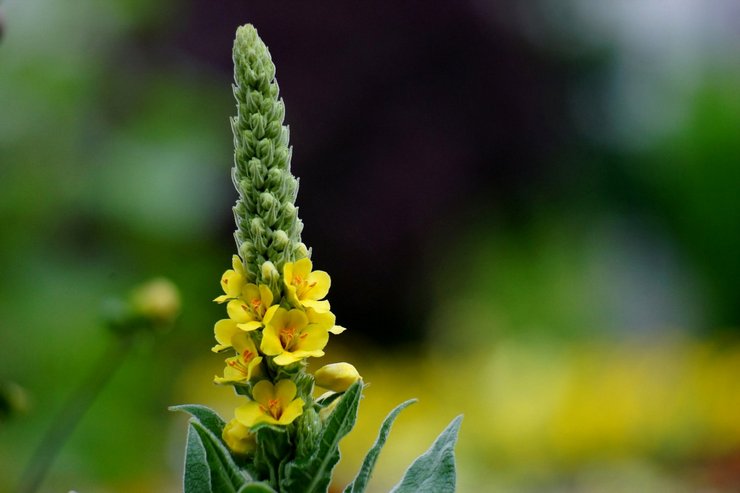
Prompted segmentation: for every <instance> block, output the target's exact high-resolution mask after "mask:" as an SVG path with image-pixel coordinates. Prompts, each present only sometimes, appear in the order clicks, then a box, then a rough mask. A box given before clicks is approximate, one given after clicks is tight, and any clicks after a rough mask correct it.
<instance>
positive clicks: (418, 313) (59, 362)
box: [0, 0, 740, 493]
mask: <svg viewBox="0 0 740 493" xmlns="http://www.w3.org/2000/svg"><path fill="white" fill-rule="evenodd" d="M739 21H740V7H739V6H738V4H737V3H736V2H733V1H732V0H724V1H723V0H718V1H716V2H710V3H707V2H703V1H701V0H681V1H675V2H665V1H661V0H642V1H630V0H624V1H617V2H608V3H602V2H589V1H587V0H565V1H554V0H537V1H532V2H515V1H513V0H508V1H498V2H494V1H492V0H489V1H485V0H467V1H451V0H450V1H447V0H445V1H438V2H418V1H406V2H372V3H364V4H363V3H346V2H344V3H343V2H335V1H328V2H321V3H318V2H311V3H309V2H287V1H273V2H254V1H247V0H242V1H237V0H229V1H221V2H207V1H204V0H191V1H181V2H175V1H173V0H163V1H160V2H146V1H142V0H109V1H107V2H96V1H93V0H77V1H76V2H53V1H50V0H23V1H21V0H15V1H14V0H5V2H0V25H1V26H2V27H1V28H0V29H2V38H0V223H1V224H2V229H0V259H1V260H0V265H1V266H2V271H1V273H2V280H1V281H0V355H1V356H0V381H2V382H5V383H8V385H11V386H13V387H12V388H16V387H14V385H19V386H20V387H21V388H22V389H23V390H22V393H23V395H24V396H25V397H24V398H22V399H18V398H17V399H15V401H18V402H20V401H23V402H20V404H18V405H16V406H15V408H18V409H16V410H11V411H10V412H8V413H3V414H2V415H1V416H2V421H0V477H3V478H6V479H4V480H2V481H0V482H1V483H3V484H2V485H1V486H0V491H3V492H4V491H12V488H13V485H14V484H15V478H16V477H17V476H18V475H19V474H20V472H21V470H22V467H23V464H24V461H26V460H27V459H28V457H29V456H30V454H31V451H32V449H33V448H34V447H35V446H36V445H37V442H38V440H40V439H41V436H42V432H43V431H44V430H45V429H46V428H48V425H49V423H50V422H51V417H52V416H53V414H54V412H55V411H56V410H58V409H59V408H60V407H61V405H62V402H63V401H64V398H65V396H66V395H68V394H69V393H70V391H71V389H72V388H73V387H74V386H75V385H77V383H78V382H79V381H80V380H81V379H82V378H83V376H84V374H85V373H86V372H87V371H89V369H90V368H91V366H92V364H93V362H94V361H95V360H96V359H97V358H98V357H99V355H100V354H101V353H102V352H103V350H104V348H105V347H106V346H107V345H108V344H109V343H110V339H111V336H110V335H108V334H107V333H106V332H105V330H103V329H102V328H101V326H100V325H101V324H100V305H101V303H102V302H103V300H104V299H105V298H106V297H108V296H111V295H118V294H122V293H125V292H126V291H127V290H128V289H130V287H131V286H132V285H134V284H136V283H138V282H140V281H142V280H144V279H146V278H148V277H151V276H154V275H165V276H168V277H169V278H171V279H172V280H173V281H175V282H176V283H177V285H178V286H179V287H180V289H181V293H182V296H183V302H184V308H183V311H182V316H181V318H180V322H179V324H178V327H177V328H176V329H175V330H174V331H172V332H170V333H168V334H165V335H160V336H158V337H156V338H152V339H151V340H149V341H147V342H146V343H145V344H142V345H140V346H139V347H137V350H136V351H135V353H134V354H133V355H132V356H131V357H130V358H129V359H128V360H127V362H126V364H125V365H124V366H123V368H121V370H120V371H119V372H118V374H117V375H116V377H115V378H114V379H113V380H112V381H111V383H110V384H109V386H108V387H107V388H106V390H105V391H104V392H103V393H102V394H101V395H100V396H99V399H98V400H97V401H96V403H95V405H94V406H93V408H92V409H91V410H90V412H89V413H88V414H87V415H86V417H85V419H84V420H83V421H82V422H81V423H80V426H79V428H78V429H77V430H76V431H75V433H74V434H73V435H72V438H71V440H70V442H69V443H68V444H67V446H66V447H65V448H64V450H63V453H62V454H61V455H60V457H59V459H58V460H57V462H56V463H55V466H54V468H53V470H52V474H51V475H50V478H49V480H48V481H47V482H46V483H45V488H46V490H44V491H66V490H68V489H73V488H74V489H77V490H79V491H80V492H81V493H83V492H86V491H90V492H93V491H106V492H108V491H110V492H119V491H120V492H124V491H126V492H128V491H178V488H179V479H178V477H179V474H180V471H181V467H182V466H181V457H182V447H183V444H184V435H185V427H184V422H183V419H184V418H182V417H177V416H175V415H171V414H170V413H168V412H167V411H166V407H167V406H168V405H171V404H178V403H182V402H201V403H205V404H209V405H212V406H215V407H217V408H218V409H219V410H221V412H222V413H223V414H224V415H228V414H229V413H231V412H232V409H233V407H234V403H235V402H237V401H236V400H235V398H234V397H233V396H232V395H231V392H230V390H229V389H227V388H216V387H214V386H212V384H211V382H210V381H211V378H212V375H213V374H214V373H215V372H218V371H219V370H220V365H221V359H220V358H219V357H218V356H215V355H212V354H210V353H209V351H208V349H209V348H210V346H211V344H212V341H211V339H212V326H213V323H214V322H215V320H217V319H218V318H220V317H222V316H223V315H222V309H223V307H219V306H217V305H215V304H213V303H211V302H210V300H211V299H213V297H215V296H216V295H218V294H219V291H220V290H219V285H218V279H219V276H220V274H221V273H222V272H223V270H225V269H226V268H228V266H229V259H230V256H231V255H232V253H234V251H235V246H234V243H233V239H232V236H231V234H232V232H233V229H234V225H233V218H232V214H231V211H230V207H231V206H232V205H233V203H234V200H235V198H236V193H235V191H234V190H233V188H232V186H231V180H230V178H229V167H230V166H231V163H232V155H231V153H232V141H231V135H230V129H229V125H228V117H229V116H230V115H232V114H233V113H234V111H235V110H234V102H233V97H232V95H231V88H230V84H231V71H232V62H231V44H232V41H233V36H234V32H235V29H236V27H237V26H238V25H240V24H244V23H247V22H250V23H253V24H254V25H255V26H256V27H257V29H258V30H259V32H260V35H261V36H262V38H263V39H264V41H265V42H266V43H267V45H268V46H269V48H270V50H271V53H272V57H273V60H274V62H275V64H276V66H277V78H278V81H279V83H280V88H281V93H282V96H283V97H284V99H285V103H286V113H287V117H286V122H287V123H288V124H289V125H290V130H291V142H292V144H293V146H294V153H293V170H294V172H295V174H296V175H298V176H299V177H300V179H301V182H300V183H301V189H300V192H299V196H298V205H299V206H300V216H301V218H302V219H303V221H304V223H305V225H306V227H305V230H304V241H305V242H306V243H307V244H308V245H309V246H311V247H312V248H313V260H314V263H315V265H316V267H317V268H320V269H323V270H326V271H328V272H329V273H330V274H331V276H332V291H331V293H330V299H331V302H332V307H333V311H334V312H335V313H336V314H337V317H338V320H339V323H341V324H342V325H344V326H346V327H348V328H349V329H350V330H349V331H348V332H347V333H346V334H344V335H342V336H341V337H339V338H334V339H333V340H332V341H331V343H330V347H329V351H328V355H327V358H325V359H324V360H322V361H321V362H319V363H328V362H331V361H336V360H339V359H348V360H351V361H353V362H355V363H356V366H357V367H358V368H359V369H360V372H361V373H363V375H364V376H365V378H366V380H368V381H370V382H371V384H372V386H371V387H370V388H369V389H368V392H367V397H366V399H365V401H364V402H363V406H364V407H363V409H362V411H361V415H360V424H359V425H358V429H357V431H356V432H355V434H354V435H351V436H350V437H349V438H348V439H347V440H346V442H345V445H344V448H343V450H344V457H345V459H344V460H343V462H342V464H340V468H339V470H338V472H337V482H336V487H337V488H340V487H343V484H344V483H345V482H346V481H348V480H349V479H351V477H352V474H353V471H354V470H355V469H356V468H357V467H358V465H359V462H360V461H361V458H362V456H363V455H364V452H365V450H366V449H367V448H368V446H369V445H370V444H371V443H372V440H373V436H374V433H375V430H376V429H377V424H378V423H379V422H380V420H381V419H382V417H383V415H384V414H385V413H386V412H387V411H388V410H390V409H391V408H392V407H393V406H394V405H395V404H396V403H397V402H400V401H401V400H403V399H406V398H410V397H414V396H418V397H420V398H421V402H420V403H419V404H417V405H416V406H415V407H416V409H413V410H410V411H409V412H408V416H404V417H402V418H401V419H399V424H398V425H397V427H396V429H395V430H394V434H392V435H391V440H390V442H389V444H388V446H387V449H386V451H385V452H384V456H383V457H382V460H381V463H380V469H379V470H378V472H377V477H376V478H375V479H374V482H373V486H374V488H375V490H374V491H386V490H387V489H388V488H389V487H390V486H391V485H392V484H394V482H395V481H397V479H398V478H399V477H400V474H401V471H402V469H403V465H405V464H407V463H409V462H410V461H411V459H412V458H413V456H414V454H417V453H419V452H421V451H422V450H423V449H425V448H426V446H427V445H428V443H430V442H431V441H432V439H433V437H434V436H435V434H436V433H437V432H438V431H439V430H441V428H442V427H443V426H444V424H445V423H446V422H447V421H449V420H450V419H451V418H452V417H453V416H455V415H456V414H459V413H465V415H466V418H465V422H464V424H463V430H462V434H461V438H460V443H459V446H458V460H459V469H460V472H459V475H460V488H459V489H460V491H516V492H519V491H554V492H555V491H557V492H559V491H584V492H588V491H607V492H609V491H615V492H616V491H696V490H698V489H706V490H707V491H736V490H737V489H738V488H740V419H738V410H740V383H738V381H737V375H738V374H739V373H738V372H740V346H738V345H737V339H738V337H737V336H738V331H739V330H740V303H739V302H738V292H739V290H738V288H739V286H738V284H739V282H738V279H740V255H739V254H738V252H740V193H738V191H739V190H740V138H739V137H740V91H738V89H737V88H738V84H739V83H740V59H738V57H737V53H738V50H739V49H740V22H739ZM16 394H17V393H16ZM16 394H14V395H16ZM11 400H12V399H11ZM21 404H22V405H21ZM11 407H12V406H11ZM227 417H228V416H227ZM394 437H395V440H394Z"/></svg>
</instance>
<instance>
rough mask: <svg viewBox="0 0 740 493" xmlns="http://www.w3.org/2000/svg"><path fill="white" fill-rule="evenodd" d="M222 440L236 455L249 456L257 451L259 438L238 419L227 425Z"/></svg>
mask: <svg viewBox="0 0 740 493" xmlns="http://www.w3.org/2000/svg"><path fill="white" fill-rule="evenodd" d="M221 438H223V440H224V442H225V443H226V445H228V446H229V448H230V449H231V451H232V452H234V453H235V454H238V455H249V454H251V453H253V452H254V451H255V450H257V437H256V436H255V434H254V433H251V432H250V431H249V428H247V427H246V426H244V425H243V424H241V423H240V422H239V421H237V420H236V418H234V419H232V420H231V421H229V422H228V423H226V426H224V431H223V432H222V433H221Z"/></svg>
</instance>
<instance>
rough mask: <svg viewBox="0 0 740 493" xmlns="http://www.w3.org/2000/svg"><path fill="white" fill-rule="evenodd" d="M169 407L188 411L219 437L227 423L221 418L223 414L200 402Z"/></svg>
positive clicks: (174, 409)
mask: <svg viewBox="0 0 740 493" xmlns="http://www.w3.org/2000/svg"><path fill="white" fill-rule="evenodd" d="M169 409H170V411H181V412H184V413H188V414H189V415H191V416H192V417H193V418H195V419H196V420H197V421H199V422H200V423H201V424H202V425H203V426H205V427H206V428H207V429H208V431H210V432H211V433H213V434H214V435H216V436H219V437H220V436H221V432H222V431H223V429H224V425H225V424H226V423H225V422H224V420H223V419H221V416H219V415H218V414H216V411H214V410H213V409H211V408H208V407H206V406H201V405H200V404H182V405H180V406H171V407H170V408H169Z"/></svg>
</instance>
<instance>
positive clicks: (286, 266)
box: [172, 25, 461, 493]
mask: <svg viewBox="0 0 740 493" xmlns="http://www.w3.org/2000/svg"><path fill="white" fill-rule="evenodd" d="M233 59H234V79H235V83H234V86H233V89H234V96H235V98H236V101H237V115H236V116H235V117H233V118H232V119H231V128H232V131H233V134H234V167H233V169H232V179H233V183H234V186H235V187H236V190H237V192H238V193H239V198H238V200H237V202H236V205H235V206H234V208H233V211H234V218H235V220H236V226H237V230H236V232H235V234H234V236H235V239H236V244H237V251H238V255H234V256H233V258H232V264H231V269H229V270H227V271H226V272H225V273H224V274H223V276H222V277H221V288H222V290H223V294H221V295H220V296H218V297H217V298H216V299H215V301H216V302H217V303H220V304H222V305H224V306H225V308H226V314H227V318H224V319H222V320H219V321H218V322H216V324H215V326H214V334H215V339H216V345H215V346H214V347H213V351H214V352H217V353H219V354H225V355H227V357H226V359H225V365H224V369H223V373H222V374H221V375H217V376H216V377H215V378H214V382H215V383H217V384H220V385H228V386H232V387H233V388H234V390H235V391H236V393H237V394H238V395H240V396H243V399H244V400H243V404H242V405H240V406H239V407H237V408H236V409H235V411H234V415H233V417H231V419H229V420H228V421H224V420H223V419H222V418H221V417H220V416H218V415H217V414H216V413H215V412H214V411H212V410H210V409H208V408H207V407H204V406H200V405H183V406H176V407H174V408H172V409H174V410H180V411H185V412H187V413H189V414H190V415H191V419H190V423H189V428H188V437H187V445H186V456H185V470H184V480H183V484H184V491H185V492H187V493H202V492H214V493H216V492H219V493H220V492H234V493H240V492H241V493H247V492H300V493H312V492H325V491H327V490H328V488H329V485H330V483H331V475H332V470H333V468H334V466H335V465H336V463H337V462H338V461H339V441H340V440H341V438H342V437H344V436H345V435H346V434H347V433H348V432H349V431H350V430H351V429H352V427H353V426H354V423H355V420H356V419H357V408H358V405H359V402H360V398H361V396H362V390H363V386H364V383H363V380H362V378H361V377H360V375H359V373H358V371H357V370H356V369H355V367H354V366H352V365H351V364H349V363H334V364H329V365H326V366H324V367H322V368H320V369H319V370H317V371H316V372H315V373H313V374H311V373H309V372H308V371H307V361H308V358H319V357H321V356H323V355H324V348H325V346H326V344H327V343H328V341H329V339H330V338H331V337H333V336H335V335H338V334H341V333H342V332H343V331H344V330H345V329H344V328H342V327H341V326H339V325H336V323H335V320H336V317H335V316H334V314H333V313H332V312H331V311H330V305H329V301H328V300H327V299H326V296H327V294H328V292H329V286H330V278H329V274H327V273H326V272H324V271H322V270H315V269H314V266H313V264H312V262H311V259H310V257H311V251H310V250H309V249H308V248H307V247H306V245H305V244H303V243H302V242H301V230H302V229H303V223H302V222H301V220H300V219H299V218H298V210H297V208H296V206H295V199H296V194H297V191H298V180H297V179H296V178H295V177H294V176H293V175H292V174H291V171H290V160H291V147H290V146H289V144H288V136H289V132H288V127H287V126H286V125H284V124H283V120H284V117H285V105H284V104H283V100H282V99H281V98H280V97H279V90H278V85H277V82H276V80H275V66H274V64H273V62H272V60H271V58H270V53H269V52H268V50H267V47H266V46H265V44H264V43H263V42H262V40H261V39H260V37H259V36H258V35H257V31H256V30H255V29H254V27H252V26H251V25H245V26H242V27H240V28H238V29H237V32H236V39H235V42H234V49H233ZM314 387H319V388H321V389H323V390H324V391H325V393H323V394H322V395H321V396H320V397H318V398H315V397H314ZM317 393H318V392H317ZM413 402H414V401H413V400H411V401H407V402H404V403H403V404H401V405H399V406H398V407H396V408H395V409H394V410H393V411H391V413H390V414H389V415H388V417H387V418H386V419H385V421H384V422H383V424H382V426H381V429H380V433H379V436H378V438H377V440H376V442H375V444H374V445H373V447H372V448H371V449H370V451H369V452H368V454H367V456H366V458H365V460H364V462H363V464H362V466H361V468H360V471H359V473H358V474H357V477H356V478H355V479H354V480H353V481H352V482H351V483H350V484H349V485H348V486H347V487H346V489H345V490H344V491H346V492H353V493H359V492H362V491H364V490H365V487H366V485H367V483H368V480H369V478H370V474H371V472H372V470H373V467H374V465H375V462H376V460H377V458H378V454H379V453H380V449H381V448H382V447H383V445H384V443H385V441H386V439H387V437H388V433H389V432H390V428H391V425H392V423H393V421H394V420H395V418H396V417H397V416H398V414H399V412H400V411H401V410H402V409H403V408H405V407H407V406H408V405H410V404H411V403H413ZM460 421H461V418H460V417H458V418H456V419H455V420H454V421H453V422H452V423H451V424H450V425H449V426H448V427H447V428H446V429H445V430H444V431H443V432H442V434H441V435H440V436H439V437H438V438H437V440H436V441H435V442H434V443H433V444H432V446H431V448H430V449H429V450H428V451H427V452H426V453H424V454H423V455H422V456H420V457H419V458H418V459H417V460H416V461H415V462H414V463H413V464H412V465H411V466H410V467H409V469H408V470H407V472H406V474H405V475H404V477H403V478H402V480H401V481H400V482H399V483H398V485H396V486H395V487H394V489H393V491H397V492H419V491H424V492H448V491H454V489H455V462H454V445H455V441H456V439H457V432H458V429H459V426H460Z"/></svg>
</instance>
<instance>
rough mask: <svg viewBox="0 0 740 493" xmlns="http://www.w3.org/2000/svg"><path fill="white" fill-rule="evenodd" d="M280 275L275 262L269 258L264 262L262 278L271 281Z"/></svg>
mask: <svg viewBox="0 0 740 493" xmlns="http://www.w3.org/2000/svg"><path fill="white" fill-rule="evenodd" d="M278 277H280V273H279V272H278V270H277V268H275V264H273V263H272V262H270V261H269V260H268V261H267V262H265V263H263V264H262V279H264V280H265V281H271V280H273V279H276V278H278Z"/></svg>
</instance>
